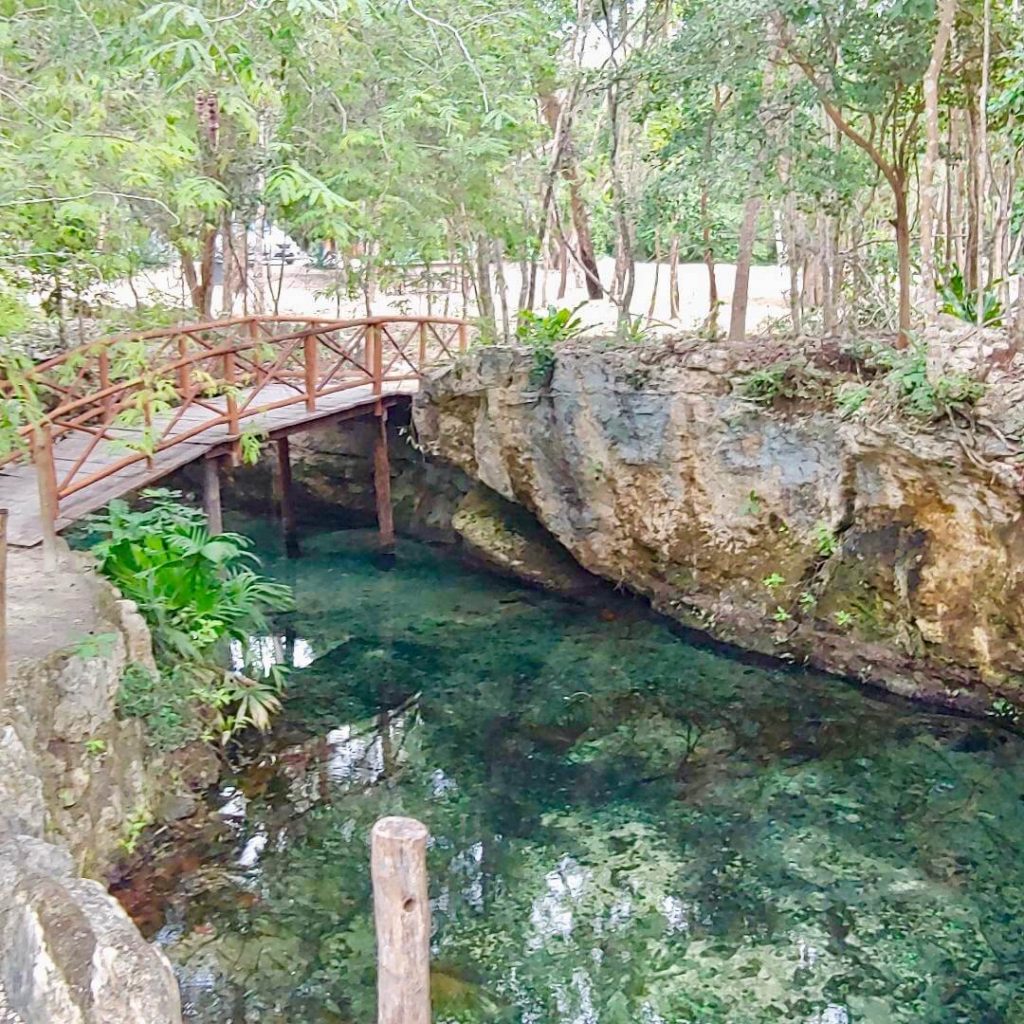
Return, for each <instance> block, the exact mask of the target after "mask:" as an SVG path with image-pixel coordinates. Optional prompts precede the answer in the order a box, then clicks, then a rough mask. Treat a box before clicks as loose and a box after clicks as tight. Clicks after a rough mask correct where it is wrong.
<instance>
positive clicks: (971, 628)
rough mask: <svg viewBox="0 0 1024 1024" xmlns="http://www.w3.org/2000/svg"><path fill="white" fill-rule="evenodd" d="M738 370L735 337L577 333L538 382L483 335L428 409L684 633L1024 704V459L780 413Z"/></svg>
mask: <svg viewBox="0 0 1024 1024" xmlns="http://www.w3.org/2000/svg"><path fill="white" fill-rule="evenodd" d="M737 368H738V367H737V359H736V358H734V357H730V355H729V350H728V349H726V348H725V347H718V348H714V347H710V348H709V347H705V348H703V349H702V348H697V347H689V348H686V347H685V346H684V347H682V348H677V349H676V350H673V349H672V348H671V347H665V348H655V347H654V346H649V347H645V348H642V349H637V348H636V347H633V348H632V349H628V350H626V349H618V350H616V349H595V348H593V347H589V348H588V347H582V346H578V347H568V348H566V349H564V350H560V353H559V358H558V362H557V365H556V366H555V368H554V372H553V374H552V376H551V377H550V380H549V381H548V382H547V383H544V384H541V383H538V381H537V379H536V376H535V374H534V372H533V360H532V357H531V355H530V354H529V353H528V352H524V351H519V350H515V349H509V348H481V349H478V350H476V351H475V352H471V353H470V354H469V355H468V356H467V357H466V358H465V359H464V360H463V361H461V362H460V363H458V364H456V365H455V366H453V367H451V368H448V369H446V370H444V371H442V372H440V373H439V374H437V375H436V376H435V377H433V378H432V379H431V380H429V381H428V382H426V383H425V385H424V388H423V390H422V392H421V393H420V395H419V396H418V398H417V400H416V405H415V423H416V427H417V430H418V434H419V437H420V442H421V444H422V445H423V446H424V448H425V449H426V450H427V451H429V452H430V453H432V454H434V455H436V456H440V457H441V458H442V459H444V460H447V461H449V462H451V463H453V464H454V465H455V466H457V467H458V468H459V469H461V470H462V471H464V472H465V473H466V474H468V475H469V476H470V477H472V478H473V479H475V480H477V481H478V482H479V483H481V484H484V485H486V487H488V488H490V489H491V490H493V491H494V492H496V494H498V495H500V496H501V497H502V498H503V499H505V500H506V501H509V502H515V503H517V504H518V505H520V506H523V507H524V508H525V509H527V510H529V511H530V512H531V513H533V514H534V515H535V516H536V518H537V519H538V520H539V522H540V523H541V524H542V525H543V526H544V527H545V528H546V529H547V530H548V531H549V532H550V533H551V534H552V535H553V536H554V538H555V539H556V540H557V541H558V542H559V544H560V545H562V546H563V547H564V548H565V549H567V550H568V551H569V552H570V553H571V554H572V555H573V557H574V558H575V559H576V560H577V561H578V562H579V563H580V565H582V566H583V568H585V569H586V570H588V571H589V572H591V573H594V574H596V575H599V576H602V577H604V578H606V579H609V580H612V581H614V582H615V583H617V584H620V583H621V584H624V585H626V586H628V587H629V588H631V589H632V590H634V591H636V592H638V593H641V594H644V595H646V596H647V597H649V598H650V599H651V601H652V603H653V604H654V605H655V607H657V608H658V609H659V610H661V611H664V612H666V613H668V614H670V615H672V616H673V617H675V618H676V619H678V620H679V621H680V622H683V623H685V624H686V625H689V626H694V627H697V628H699V629H702V630H704V631H706V632H708V633H710V634H711V635H713V636H715V637H717V638H719V639H722V640H726V641H728V642H731V643H735V644H738V645H739V646H742V647H745V648H748V649H752V650H756V651H760V652H764V653H768V654H773V655H777V656H781V657H783V658H785V659H787V660H791V661H794V662H807V663H810V664H813V665H815V666H817V667H820V668H823V669H826V670H829V671H833V672H839V673H842V674H846V675H850V676H855V677H857V678H860V679H862V680H864V681H868V682H871V683H875V684H878V685H880V686H884V687H886V688H887V689H890V690H892V691H894V692H897V693H901V694H904V695H908V696H915V697H923V698H927V699H932V700H936V701H940V702H943V703H947V704H952V705H956V706H960V707H964V708H969V709H973V710H983V709H986V708H989V707H991V706H992V705H993V703H994V702H998V701H999V700H1004V701H1005V700H1008V701H1010V702H1012V703H1014V704H1024V685H1022V683H1024V632H1022V627H1024V604H1022V602H1021V594H1022V592H1024V575H1022V570H1021V568H1020V566H1021V565H1022V564H1024V563H1022V558H1021V555H1022V553H1024V524H1022V521H1021V511H1022V504H1021V492H1020V479H1021V477H1020V474H1019V472H1018V466H1017V463H1016V462H1015V461H1014V459H1015V455H1014V453H1013V452H1012V451H1011V450H1010V449H1009V448H1008V447H1007V445H1005V444H1004V443H1002V442H1001V441H999V442H997V438H996V437H995V436H994V435H991V436H990V437H989V440H988V441H985V440H982V441H978V442H976V444H977V445H978V446H979V447H977V448H976V449H973V450H971V451H968V450H967V449H968V446H967V445H966V444H965V442H964V438H963V437H962V435H961V433H958V432H957V431H955V430H954V429H953V428H951V427H948V426H941V425H940V426H939V427H919V428H918V429H916V430H911V429H909V428H908V426H907V425H906V424H905V423H902V422H901V421H900V420H899V419H897V418H895V417H890V418H888V419H886V420H885V421H884V422H882V421H879V420H878V419H877V418H874V419H872V418H864V419H859V420H858V419H844V418H842V416H841V415H840V414H839V412H838V411H837V410H836V409H835V408H833V407H830V403H828V402H825V401H817V402H816V401H813V400H808V401H801V402H800V403H798V407H794V408H791V409H790V410H789V411H787V412H783V411H779V410H773V409H770V408H765V407H763V406H759V405H756V404H752V403H751V402H750V401H749V400H745V399H744V398H743V397H742V396H741V395H739V394H737V393H736V389H735V388H734V386H733V381H732V378H731V374H735V372H736V371H737ZM993 401H994V397H993V395H991V394H990V395H989V396H988V397H987V398H986V402H988V403H989V404H990V405H991V404H992V403H993ZM996 404H998V403H996ZM989 442H991V443H989ZM986 446H987V447H986ZM972 456H973V457H972ZM456 522H457V520H456ZM485 541H486V538H484V537H483V535H482V534H481V532H480V531H476V532H475V533H474V534H473V539H472V542H473V544H474V546H475V547H477V548H478V549H479V548H482V547H484V546H486V544H485ZM492 557H499V558H501V557H504V556H502V555H501V553H500V552H499V553H498V554H497V556H495V555H494V553H493V552H492ZM516 557H517V558H521V556H520V555H517V556H516ZM996 706H997V707H999V706H1000V705H999V704H998V703H996Z"/></svg>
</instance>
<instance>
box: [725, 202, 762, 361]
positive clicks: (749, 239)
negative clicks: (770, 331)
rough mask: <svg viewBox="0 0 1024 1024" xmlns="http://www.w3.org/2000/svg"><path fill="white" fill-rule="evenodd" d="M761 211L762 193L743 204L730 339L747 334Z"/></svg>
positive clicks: (741, 339) (738, 339)
mask: <svg viewBox="0 0 1024 1024" xmlns="http://www.w3.org/2000/svg"><path fill="white" fill-rule="evenodd" d="M760 212H761V197H760V195H751V196H748V197H747V201H746V202H745V203H744V204H743V222H742V224H741V225H740V238H739V251H738V253H737V256H736V280H735V283H734V285H733V290H732V309H731V311H730V314H729V341H743V339H744V338H745V337H746V336H747V303H748V301H749V298H750V264H751V262H752V261H753V258H754V242H755V241H756V239H757V217H758V214H759V213H760Z"/></svg>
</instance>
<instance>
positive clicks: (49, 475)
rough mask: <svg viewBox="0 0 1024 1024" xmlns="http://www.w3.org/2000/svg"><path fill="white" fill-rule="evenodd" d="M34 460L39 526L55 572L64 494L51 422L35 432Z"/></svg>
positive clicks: (46, 564) (45, 565)
mask: <svg viewBox="0 0 1024 1024" xmlns="http://www.w3.org/2000/svg"><path fill="white" fill-rule="evenodd" d="M32 462H33V463H34V464H35V467H36V484H37V486H38V488H39V528H40V533H42V535H43V568H44V569H46V571H47V572H52V571H53V570H54V569H56V568H57V566H58V564H59V562H60V558H59V556H58V549H57V516H58V515H59V513H60V497H59V493H58V490H57V470H56V468H55V467H54V463H53V431H52V429H51V428H50V424H49V423H40V424H39V425H38V426H37V427H36V428H35V430H33V432H32Z"/></svg>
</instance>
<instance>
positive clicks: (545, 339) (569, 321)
mask: <svg viewBox="0 0 1024 1024" xmlns="http://www.w3.org/2000/svg"><path fill="white" fill-rule="evenodd" d="M582 305H583V303H581V304H580V306H577V307H576V308H575V309H556V308H555V307H554V306H548V311H547V313H545V314H544V315H543V316H542V315H540V314H537V313H534V311H533V310H532V309H524V310H522V311H521V312H520V314H519V323H518V324H517V325H516V337H517V338H518V339H519V341H520V342H522V344H524V345H526V346H527V347H528V348H529V349H531V350H532V352H533V370H532V372H531V373H530V379H531V380H532V381H533V383H534V384H545V383H547V381H548V380H550V378H551V373H552V371H553V370H554V368H555V346H556V345H558V344H559V343H561V342H563V341H569V340H570V339H571V338H576V337H578V336H579V335H580V334H582V333H583V330H584V326H583V321H582V320H581V319H580V318H579V317H578V316H577V315H576V313H577V311H578V310H579V309H580V307H581V306H582Z"/></svg>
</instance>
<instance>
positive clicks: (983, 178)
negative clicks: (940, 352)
mask: <svg viewBox="0 0 1024 1024" xmlns="http://www.w3.org/2000/svg"><path fill="white" fill-rule="evenodd" d="M982 10H983V16H982V17H983V33H982V38H983V42H982V58H981V92H980V93H979V95H978V129H979V131H978V152H977V159H978V173H977V178H978V181H977V185H978V238H977V245H978V255H977V257H976V261H977V264H978V294H977V299H976V302H977V309H976V312H977V316H976V322H977V325H978V326H979V327H981V326H983V325H984V323H985V286H986V284H987V281H986V279H985V274H984V272H983V268H982V260H983V258H984V251H985V196H986V193H987V190H988V87H989V72H990V66H991V63H992V0H985V3H984V5H983V8H982Z"/></svg>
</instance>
